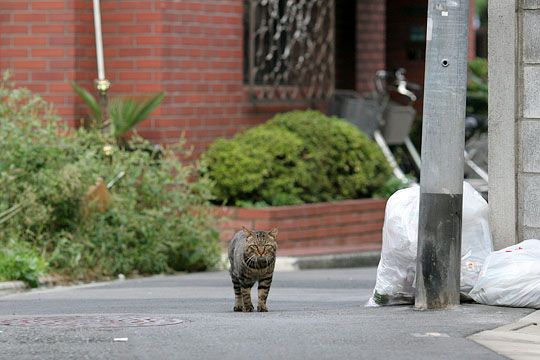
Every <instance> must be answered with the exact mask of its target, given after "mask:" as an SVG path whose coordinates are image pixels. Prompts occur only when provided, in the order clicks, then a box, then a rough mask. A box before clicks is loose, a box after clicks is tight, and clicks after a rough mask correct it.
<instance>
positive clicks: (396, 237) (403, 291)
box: [367, 182, 540, 307]
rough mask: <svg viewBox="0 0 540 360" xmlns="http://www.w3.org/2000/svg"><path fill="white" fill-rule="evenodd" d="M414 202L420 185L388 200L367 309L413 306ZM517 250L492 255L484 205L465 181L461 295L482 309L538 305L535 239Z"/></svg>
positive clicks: (538, 246) (539, 260) (539, 266)
mask: <svg viewBox="0 0 540 360" xmlns="http://www.w3.org/2000/svg"><path fill="white" fill-rule="evenodd" d="M419 201H420V187H419V186H414V187H411V188H407V189H403V190H399V191H397V192H396V193H394V194H393V195H392V196H391V197H390V198H389V199H388V202H387V205H386V211H385V219H384V227H383V245H382V252H381V260H380V262H379V266H378V268H377V281H376V285H375V289H374V290H373V295H372V297H371V298H370V299H369V301H368V303H367V306H384V305H400V304H413V303H414V295H415V283H416V256H417V244H418V217H419V215H418V214H419ZM520 247H521V250H514V249H513V248H512V249H509V248H507V249H503V250H500V251H496V252H493V242H492V239H491V232H490V229H489V207H488V204H487V202H486V201H485V200H484V198H483V197H482V196H481V195H480V194H479V193H478V192H476V190H474V188H473V187H472V186H471V185H470V184H469V183H467V182H464V183H463V220H462V244H461V282H460V291H461V294H462V296H464V297H465V298H472V299H474V300H475V301H477V302H480V303H483V304H487V305H506V306H520V307H521V306H528V307H540V305H539V302H540V241H539V240H528V241H526V242H523V243H521V244H518V245H516V249H519V248H520ZM508 254H512V255H510V256H509V255H508ZM525 262H528V263H527V264H525ZM533 263H534V264H533ZM525 267H526V269H525ZM520 289H521V290H520Z"/></svg>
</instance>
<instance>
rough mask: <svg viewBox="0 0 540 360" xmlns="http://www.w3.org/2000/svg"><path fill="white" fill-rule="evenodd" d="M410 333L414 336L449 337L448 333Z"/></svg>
mask: <svg viewBox="0 0 540 360" xmlns="http://www.w3.org/2000/svg"><path fill="white" fill-rule="evenodd" d="M411 335H412V336H414V337H445V338H448V337H450V335H448V334H445V333H438V332H427V333H423V334H420V333H412V334H411Z"/></svg>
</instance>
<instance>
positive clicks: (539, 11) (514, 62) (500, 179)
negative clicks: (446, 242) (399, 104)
mask: <svg viewBox="0 0 540 360" xmlns="http://www.w3.org/2000/svg"><path fill="white" fill-rule="evenodd" d="M516 1H517V0H491V1H490V2H489V18H490V27H489V31H490V33H489V62H490V63H489V64H490V72H489V79H490V89H489V91H490V98H489V104H490V110H489V140H490V144H489V173H490V174H489V175H490V193H489V195H490V206H491V222H492V229H493V235H494V240H495V244H496V247H497V248H500V247H503V246H506V245H510V244H513V243H516V242H519V241H522V240H525V239H529V238H540V145H539V142H538V139H540V37H538V36H537V30H536V29H538V28H539V27H540V1H539V0H523V1H519V2H518V3H517V4H516ZM516 10H517V11H516Z"/></svg>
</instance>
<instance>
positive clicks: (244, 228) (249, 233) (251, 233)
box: [242, 226, 253, 236]
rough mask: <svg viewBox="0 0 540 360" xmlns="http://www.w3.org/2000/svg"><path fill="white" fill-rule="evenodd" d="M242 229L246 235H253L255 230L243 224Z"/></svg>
mask: <svg viewBox="0 0 540 360" xmlns="http://www.w3.org/2000/svg"><path fill="white" fill-rule="evenodd" d="M242 231H243V232H244V235H246V236H253V232H252V231H251V230H249V229H248V228H246V227H245V226H242Z"/></svg>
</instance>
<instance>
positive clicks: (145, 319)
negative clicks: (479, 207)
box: [0, 268, 531, 360]
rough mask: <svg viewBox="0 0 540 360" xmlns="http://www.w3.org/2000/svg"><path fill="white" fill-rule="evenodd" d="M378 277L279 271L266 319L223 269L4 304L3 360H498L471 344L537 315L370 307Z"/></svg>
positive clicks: (367, 271)
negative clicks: (246, 307) (243, 307)
mask: <svg viewBox="0 0 540 360" xmlns="http://www.w3.org/2000/svg"><path fill="white" fill-rule="evenodd" d="M374 279H375V268H359V269H336V270H309V271H308V270H305V271H297V272H281V273H276V274H275V277H274V284H273V285H272V289H271V291H270V296H269V299H268V306H269V312H268V313H235V312H233V311H232V307H233V290H232V286H231V285H230V280H229V277H228V274H227V273H224V272H216V273H197V274H188V275H178V276H158V277H153V278H145V279H135V280H126V281H115V282H111V283H101V284H93V285H83V286H76V287H67V288H60V289H52V290H38V291H32V292H28V293H21V294H14V295H9V296H5V297H1V298H0V359H152V360H161V359H250V360H252V359H400V360H403V359H430V360H432V359H475V360H479V359H502V358H503V357H501V356H499V355H497V354H495V353H493V352H491V351H490V350H488V349H486V348H484V347H482V346H480V345H478V344H476V343H474V342H472V341H470V340H468V339H466V337H467V336H469V335H471V334H473V333H476V332H479V331H481V330H486V329H492V328H495V327H498V326H501V325H504V324H507V323H510V322H513V321H515V320H517V319H519V318H521V317H522V316H525V315H526V314H528V313H530V312H531V310H526V309H509V308H498V307H488V306H482V305H471V304H469V305H462V306H461V307H459V308H458V309H455V310H451V311H430V312H419V311H414V310H412V309H411V307H408V306H399V307H385V308H366V307H364V304H365V303H366V301H367V300H368V298H369V296H370V293H371V290H372V287H373V285H374ZM165 323H172V324H171V325H164V324H165ZM127 325H129V326H127ZM148 325H152V326H148ZM126 338H127V339H126ZM115 339H116V341H115ZM126 340H127V341H126Z"/></svg>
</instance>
